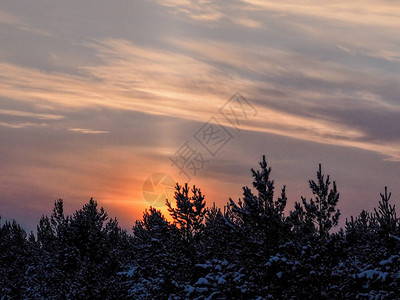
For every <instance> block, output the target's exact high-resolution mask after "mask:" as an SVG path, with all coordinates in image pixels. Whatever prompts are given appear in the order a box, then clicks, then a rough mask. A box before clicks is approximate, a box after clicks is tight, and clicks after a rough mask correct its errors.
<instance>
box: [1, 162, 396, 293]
mask: <svg viewBox="0 0 400 300" xmlns="http://www.w3.org/2000/svg"><path fill="white" fill-rule="evenodd" d="M251 176H252V180H253V186H252V187H244V188H243V196H242V197H241V199H240V200H237V201H236V200H233V199H229V200H228V199H227V200H228V201H227V204H226V206H225V207H222V208H219V207H216V206H215V205H209V203H207V204H206V201H207V199H206V197H205V196H204V194H203V193H202V192H201V189H200V188H198V187H197V186H189V185H188V184H182V185H180V184H177V185H176V188H175V196H174V199H170V201H168V200H167V201H166V205H167V208H168V211H169V214H170V217H168V218H166V216H164V215H163V214H162V213H161V212H160V211H159V210H157V209H155V208H152V207H150V208H148V209H147V210H145V211H144V212H143V217H142V219H141V220H137V221H136V222H135V223H134V224H133V228H132V230H124V229H122V228H121V227H120V226H119V224H118V221H117V219H115V218H113V217H111V216H109V215H108V214H107V212H106V211H105V210H104V209H103V208H102V207H100V206H99V205H98V203H97V202H96V201H95V200H94V199H93V198H92V199H90V200H89V202H87V203H86V204H85V205H84V206H83V207H82V208H81V209H80V210H78V211H76V212H75V213H74V214H72V215H66V214H65V213H64V208H63V205H64V203H63V200H61V199H59V200H56V201H55V202H54V207H53V212H52V214H51V215H50V216H43V217H42V218H41V219H40V221H39V223H38V225H37V230H36V232H31V233H27V232H25V230H24V229H23V228H22V227H21V226H20V225H19V224H18V223H17V221H11V222H10V221H4V220H1V223H0V224H1V225H0V299H400V219H399V218H398V217H397V216H396V210H395V206H394V205H393V204H392V201H391V193H390V190H389V189H388V188H386V187H385V188H384V189H383V190H382V191H381V194H380V195H379V191H377V201H376V208H375V209H374V210H373V211H365V210H362V211H360V212H359V214H358V215H357V216H353V217H351V218H349V219H347V220H346V222H345V226H344V227H343V228H338V222H339V218H340V211H339V209H338V208H337V205H338V202H339V200H340V197H339V195H340V194H339V190H338V188H337V187H336V183H335V181H333V180H331V178H330V176H329V175H327V174H324V173H323V168H322V167H321V165H319V167H318V166H317V170H316V177H315V178H314V179H311V180H309V181H308V184H309V188H310V189H311V192H312V194H313V197H312V198H311V199H307V198H304V197H300V196H299V202H296V203H295V204H294V206H293V207H287V203H288V200H287V196H286V188H285V186H283V187H279V190H278V187H276V186H275V184H274V180H273V173H271V168H270V166H269V163H268V162H267V160H266V158H265V157H263V158H262V160H261V162H260V163H259V165H258V166H257V167H256V168H255V169H251ZM294 200H295V199H294ZM291 203H292V202H291ZM0 214H1V212H0ZM170 220H172V221H170Z"/></svg>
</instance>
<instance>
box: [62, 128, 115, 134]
mask: <svg viewBox="0 0 400 300" xmlns="http://www.w3.org/2000/svg"><path fill="white" fill-rule="evenodd" d="M68 130H69V131H73V132H77V133H83V134H104V133H110V132H109V131H106V130H93V129H87V128H69V129H68Z"/></svg>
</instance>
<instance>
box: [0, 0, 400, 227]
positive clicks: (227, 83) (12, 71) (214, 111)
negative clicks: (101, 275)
mask: <svg viewBox="0 0 400 300" xmlns="http://www.w3.org/2000/svg"><path fill="white" fill-rule="evenodd" d="M399 29H400V4H399V3H398V2H397V1H386V0H379V1H378V0H377V1H368V0H366V1H329V2H328V1H315V0H314V1H295V0H292V1H268V0H221V1H207V0H203V1H201V0H198V1H191V0H133V1H128V0H125V1H121V0H115V1H94V0H93V1H51V0H45V1H43V0H38V1H5V0H4V1H3V0H0V138H1V143H0V191H1V192H0V215H1V217H2V220H4V219H7V220H10V219H12V218H15V219H16V220H17V221H18V222H19V223H20V224H22V225H23V226H24V228H25V229H27V230H34V229H35V226H36V224H37V223H38V221H39V218H40V216H41V215H42V214H50V213H51V210H52V206H53V202H54V200H56V199H58V198H62V199H64V202H65V210H66V212H67V213H72V212H74V211H75V210H76V209H79V208H81V207H82V205H83V204H84V203H86V202H87V201H88V200H89V199H90V197H94V198H95V199H96V200H97V201H98V202H99V203H100V205H102V206H104V208H105V209H106V210H107V211H108V213H109V215H110V216H112V217H117V218H118V219H119V221H120V224H121V225H122V226H123V227H124V228H127V229H130V228H131V226H132V225H133V224H134V221H135V220H136V219H139V218H141V216H142V212H143V210H144V209H145V208H147V207H149V205H150V204H149V202H148V201H146V199H147V198H146V199H145V198H144V196H143V193H142V190H143V186H144V183H145V181H146V179H147V178H148V177H149V176H150V177H151V175H152V174H156V173H162V174H167V175H168V176H170V178H172V179H173V180H174V181H178V182H180V183H184V182H185V181H186V180H187V177H186V176H185V174H184V172H180V170H179V169H178V167H177V166H176V165H173V163H172V160H173V159H174V157H177V156H176V155H177V154H178V153H181V152H182V151H183V148H182V147H183V146H185V145H186V146H187V145H190V146H191V148H190V149H192V150H194V151H195V152H194V153H195V154H194V156H192V158H196V161H195V162H196V163H197V165H198V166H199V167H200V169H199V170H197V172H196V174H191V181H190V184H196V186H198V187H200V188H201V189H202V191H203V193H204V194H205V195H206V201H207V204H208V205H212V203H213V202H215V203H216V205H217V206H220V207H222V206H223V205H224V204H225V203H226V202H227V201H228V199H229V197H232V198H233V199H237V198H238V197H240V196H241V189H242V186H244V185H250V184H251V176H250V168H251V167H257V163H258V161H260V159H261V158H262V155H263V154H265V155H266V157H267V159H268V161H269V163H270V166H271V167H272V175H273V178H274V179H275V181H276V188H277V192H278V191H279V190H280V188H281V187H282V186H283V185H284V184H286V186H287V193H288V197H289V203H288V208H289V209H291V208H292V207H293V204H294V202H295V201H300V196H301V195H303V196H307V197H310V196H311V194H310V191H309V189H308V183H307V180H308V179H314V178H315V175H316V171H317V169H318V163H322V166H323V171H324V172H326V173H329V174H330V175H331V178H332V179H333V180H336V182H337V185H338V189H339V191H340V193H341V198H340V203H339V208H340V209H341V211H342V217H341V219H342V221H341V224H343V222H344V220H345V218H346V217H349V216H350V215H355V214H358V213H359V212H360V211H361V209H367V210H369V211H372V210H373V207H374V206H376V204H377V202H378V200H379V193H380V192H383V190H384V187H385V186H388V187H389V190H390V191H392V194H393V196H392V200H391V201H392V202H393V203H394V204H397V206H399V205H400V200H399V199H400V185H399V173H400V121H399V120H400V35H399ZM236 92H239V93H240V95H242V96H243V98H233V99H231V101H229V99H230V98H231V96H233V95H234V94H235V93H236ZM236 95H238V94H236ZM232 101H236V102H235V105H233V106H232V104H233V102H232ZM242 104H243V105H244V106H243V107H242V108H243V110H242V112H243V115H241V116H240V117H241V118H240V120H239V119H236V121H238V123H230V122H229V114H227V113H226V112H227V109H228V110H229V108H232V107H236V108H238V107H239V106H240V105H242ZM230 105H231V106H230ZM224 112H225V113H226V114H225V115H224ZM231 112H232V111H231ZM230 116H231V117H232V116H233V114H231V115H230ZM239 121H240V122H239ZM210 126H211V127H212V126H214V128H217V127H218V126H219V127H218V128H219V129H218V130H219V134H220V135H219V136H218V135H217V136H216V139H213V140H212V141H211V142H213V143H214V144H213V146H214V150H215V151H213V150H211V151H210V149H208V150H207V149H205V148H206V147H202V146H204V145H201V142H200V141H199V138H200V139H201V136H202V134H204V130H205V129H207V128H208V129H210V128H211V127H210ZM221 134H222V135H221ZM203 138H204V135H203ZM208 142H210V140H209V141H208ZM181 150H182V151H181ZM186 154H187V153H186ZM200 158H201V159H203V162H202V164H201V159H200ZM199 164H201V165H199ZM189 171H192V170H190V169H188V172H189ZM192 173H193V172H192ZM156 177H157V176H154V177H151V178H153V179H154V178H156ZM145 186H146V185H145ZM161 190H162V189H161ZM157 191H160V190H157ZM157 191H156V192H155V193H157ZM160 193H162V192H160ZM147 200H148V199H147ZM162 210H163V211H164V213H166V210H165V208H162Z"/></svg>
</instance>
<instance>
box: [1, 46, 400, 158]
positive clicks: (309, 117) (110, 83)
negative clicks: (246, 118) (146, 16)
mask: <svg viewBox="0 0 400 300" xmlns="http://www.w3.org/2000/svg"><path fill="white" fill-rule="evenodd" d="M172 45H174V46H175V47H177V48H178V49H180V52H181V53H179V52H171V51H160V50H157V49H151V48H148V47H147V48H144V47H139V46H137V45H134V44H132V43H130V42H128V41H124V40H103V41H100V40H98V41H95V42H93V43H89V44H87V46H88V47H92V48H93V49H94V50H95V51H96V54H97V56H98V57H99V58H101V59H102V61H103V64H101V65H96V66H82V67H80V69H81V71H82V72H84V74H85V76H84V77H79V76H71V75H66V74H49V73H44V72H40V71H37V70H33V69H26V68H22V67H18V66H13V65H4V64H3V66H2V69H3V70H7V72H5V73H4V74H3V75H2V77H3V78H2V79H3V80H2V81H1V82H0V87H1V90H0V95H3V96H6V97H11V98H15V99H20V100H22V99H23V100H24V101H31V102H32V103H34V104H35V105H38V106H39V107H40V105H44V104H47V105H49V104H51V105H52V106H53V108H54V109H61V110H62V111H63V110H70V109H75V108H78V109H79V108H83V107H94V106H104V107H109V108H112V109H122V110H133V111H140V112H144V113H148V114H160V115H168V116H174V117H177V118H182V119H190V120H198V121H204V120H206V119H207V118H208V116H209V115H210V114H211V113H212V112H214V111H216V110H217V109H218V107H219V106H221V105H222V104H223V103H224V102H225V101H226V99H227V98H228V95H229V93H230V92H231V91H232V90H235V89H236V87H238V86H239V87H240V89H241V90H242V91H243V93H244V94H245V95H246V96H247V97H249V98H250V99H252V100H254V101H256V103H257V109H258V110H259V111H260V113H259V116H264V117H263V118H262V117H260V118H258V119H256V120H254V121H253V122H249V124H248V125H247V126H246V128H245V129H248V130H253V131H260V132H270V133H274V134H278V135H283V136H288V137H291V138H297V139H302V140H309V141H316V142H319V143H327V144H335V145H342V146H351V147H357V148H361V149H368V150H371V151H376V152H378V153H381V154H384V155H387V156H389V157H391V158H392V159H395V160H398V159H400V154H399V152H398V150H397V149H398V146H399V142H398V140H391V141H390V142H388V143H387V144H386V145H385V146H382V144H381V143H380V142H377V141H378V140H381V139H385V136H374V134H373V132H372V131H370V130H369V129H368V127H362V126H357V124H355V123H353V122H352V121H351V120H348V119H347V115H345V114H343V108H344V107H347V110H354V111H355V113H356V111H357V109H358V108H359V107H360V105H362V107H363V108H364V109H365V110H371V109H372V110H375V111H376V113H377V115H379V114H380V113H381V112H385V111H392V112H397V114H400V108H399V105H398V104H397V103H395V102H392V101H390V98H388V97H387V96H388V95H385V86H386V85H387V81H388V78H391V80H390V81H391V82H392V84H393V86H392V87H391V90H392V92H393V91H395V90H396V89H398V88H396V86H397V83H398V81H399V78H398V77H396V76H389V75H388V76H386V77H385V80H381V79H379V76H375V75H372V74H363V73H361V72H357V71H355V70H351V69H349V68H348V67H346V66H343V65H341V64H338V63H334V62H325V61H322V60H319V59H318V58H313V57H311V56H307V55H300V54H298V53H292V52H290V51H284V50H277V49H273V48H263V47H255V48H254V47H244V46H238V45H236V46H235V45H230V44H229V43H223V42H216V41H212V40H207V41H205V40H200V41H194V40H186V41H173V42H172ZM187 51H189V53H190V55H189V54H187V53H188V52H187ZM297 70H301V71H297ZM243 71H245V72H248V74H244V73H243ZM249 74H253V75H250V77H253V79H249ZM33 78H34V79H33ZM344 84H345V85H346V86H347V87H346V88H345V89H343V88H342V86H343V85H344ZM305 86H306V88H304V87H305ZM44 87H47V88H46V89H45V88H44ZM49 87H50V88H49ZM389 96H390V95H389ZM205 99H207V101H210V107H205V106H204V104H203V102H204V101H205ZM328 107H329V110H327V111H329V112H328V113H325V112H324V108H328ZM14 114H23V113H15V112H14ZM49 116H51V117H53V118H54V117H55V116H56V115H52V114H50V115H47V114H42V115H41V114H39V115H36V117H42V118H43V117H49ZM265 116H267V117H265ZM369 126H371V127H375V126H380V124H375V123H370V125H369ZM384 126H386V125H384ZM70 130H71V129H70ZM399 130H400V128H399ZM72 131H75V132H80V133H86V134H96V133H107V132H106V131H97V130H91V129H84V128H83V129H82V128H73V129H72Z"/></svg>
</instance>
